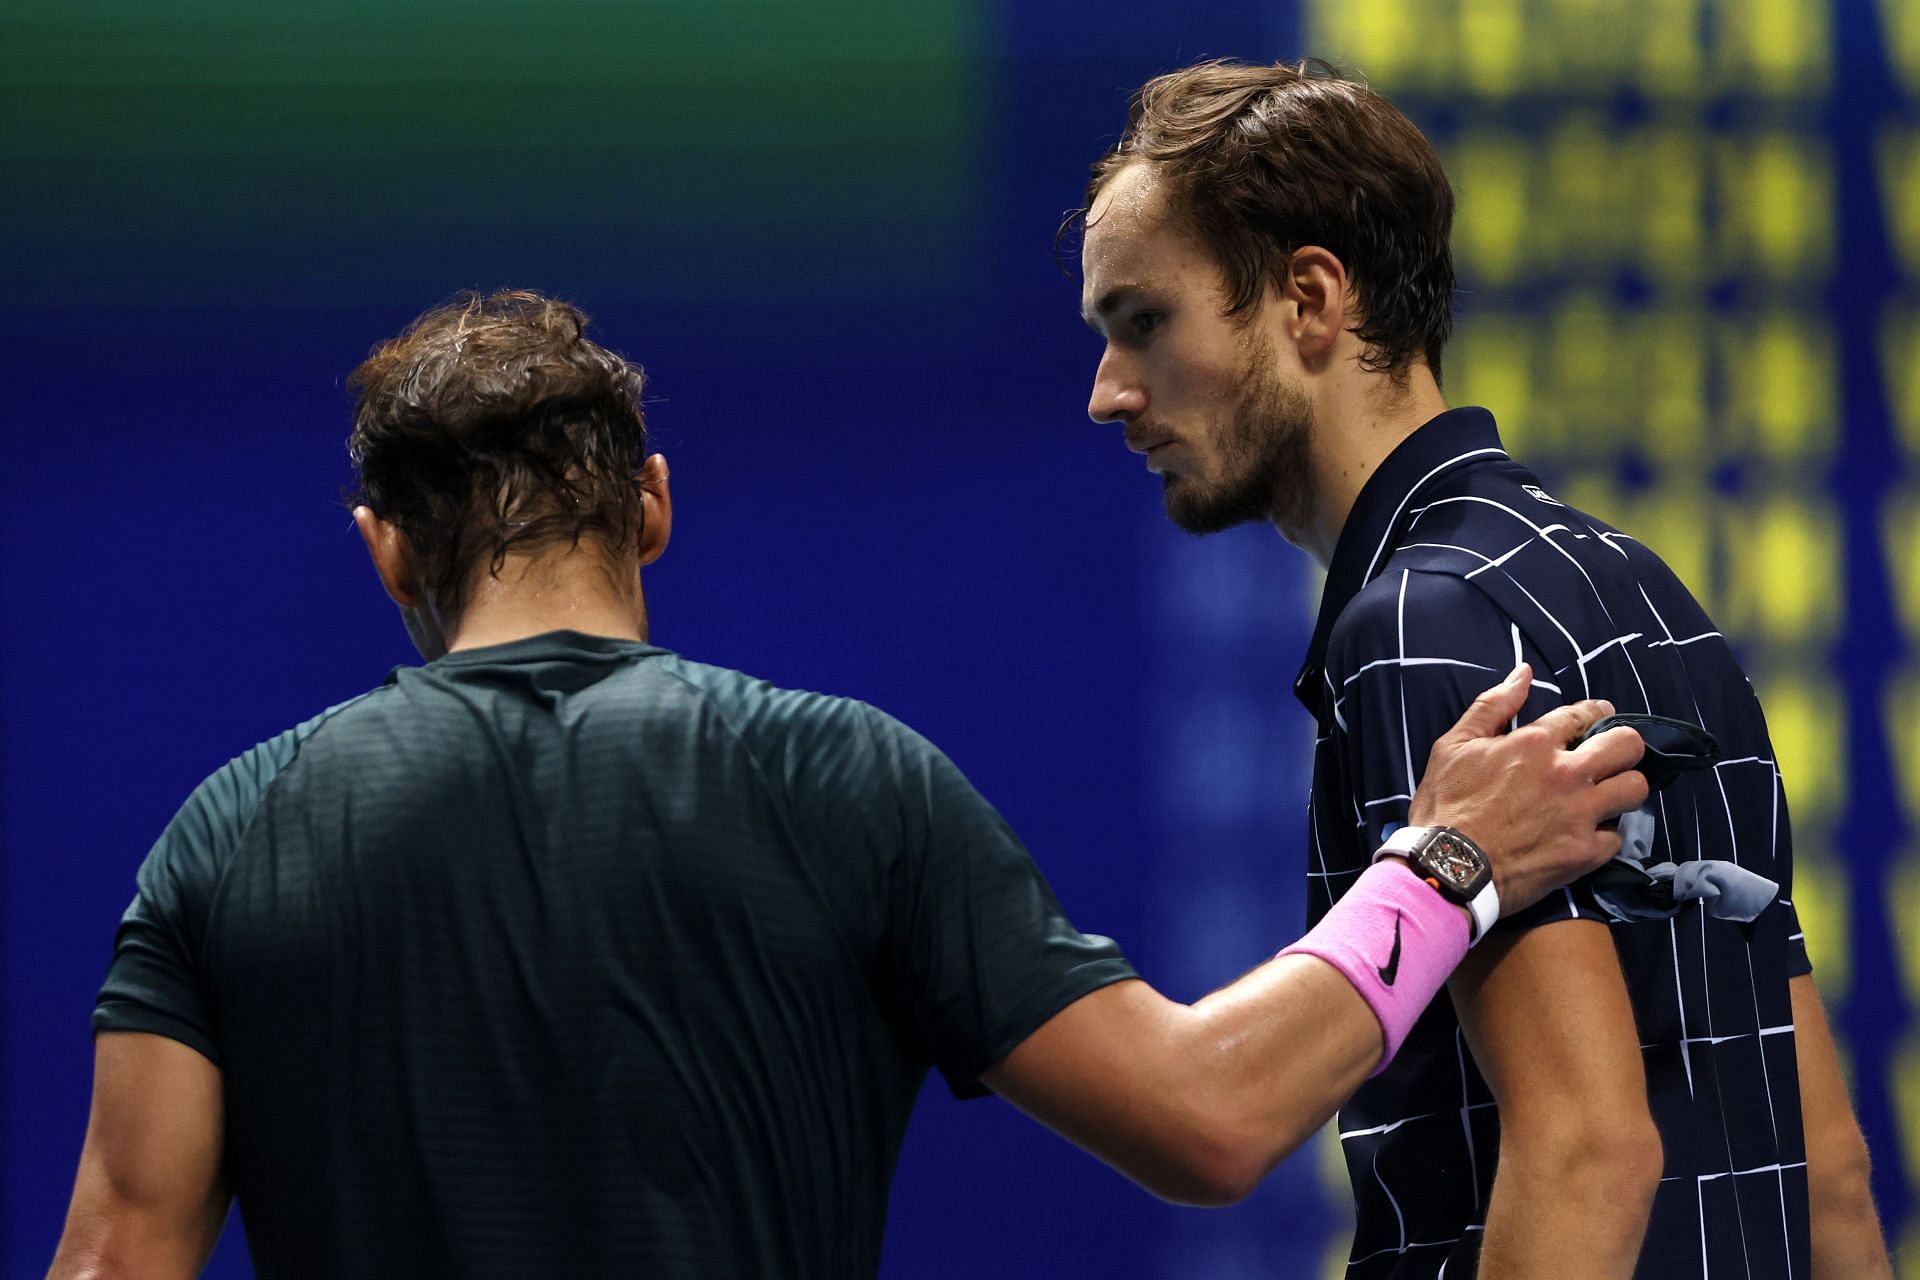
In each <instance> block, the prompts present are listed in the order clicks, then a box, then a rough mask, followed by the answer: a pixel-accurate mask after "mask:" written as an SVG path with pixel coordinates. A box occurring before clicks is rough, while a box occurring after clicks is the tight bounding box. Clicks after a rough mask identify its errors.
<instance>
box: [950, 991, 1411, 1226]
mask: <svg viewBox="0 0 1920 1280" xmlns="http://www.w3.org/2000/svg"><path fill="white" fill-rule="evenodd" d="M1380 1050H1381V1034H1380V1024H1379V1022H1378V1021H1377V1020H1376V1019H1375V1018H1374V1015H1373V1012H1372V1010H1370V1009H1369V1008H1368V1007H1367V1005H1366V1002H1365V1001H1363V1000H1362V999H1361V998H1360V995H1359V993H1358V992H1356V991H1355V990H1354V989H1353V987H1352V986H1351V985H1350V984H1349V983H1348V982H1347V980H1346V979H1345V978H1343V977H1341V976H1340V974H1339V973H1338V972H1336V971H1335V970H1334V969H1333V968H1332V967H1331V966H1330V965H1328V964H1326V963H1325V962H1323V961H1321V960H1318V959H1315V958H1313V957H1311V956H1285V957H1282V958H1280V959H1277V960H1272V961H1269V962H1267V963H1266V964H1264V965H1262V966H1260V967H1259V968H1258V969H1255V970H1254V971H1253V972H1251V973H1249V974H1247V975H1246V976H1245V977H1243V978H1241V979H1240V980H1239V981H1238V982H1235V983H1233V984H1232V985H1231V986H1228V987H1225V988H1223V989H1221V990H1219V991H1216V992H1214V993H1213V994H1212V995H1209V996H1207V997H1206V998H1205V999H1203V1000H1201V1001H1199V1002H1198V1003H1196V1004H1194V1005H1192V1006H1188V1005H1183V1004H1180V1003H1177V1002H1175V1001H1172V1000H1168V999H1166V998H1165V997H1164V996H1162V995H1160V994H1159V993H1158V992H1156V991H1154V990H1153V988H1151V987H1149V986H1148V985H1147V984H1146V983H1144V982H1139V981H1133V982H1123V983H1116V984H1115V985H1114V986H1112V987H1108V988H1106V989H1104V990H1101V991H1097V992H1094V993H1093V994H1092V995H1090V996H1087V997H1085V998H1084V999H1082V1000H1080V1001H1078V1002H1076V1003H1075V1004H1073V1005H1072V1006H1070V1007H1068V1008H1067V1009H1065V1010H1063V1011H1062V1012H1061V1013H1059V1014H1057V1015H1056V1016H1055V1017H1054V1018H1053V1019H1052V1020H1051V1021H1049V1022H1048V1023H1047V1024H1046V1025H1045V1026H1043V1027H1041V1028H1040V1029H1039V1030H1038V1031H1036V1032H1035V1033H1034V1034H1033V1035H1032V1036H1030V1037H1028V1039H1027V1041H1026V1042H1025V1043H1023V1044H1022V1045H1021V1046H1020V1047H1019V1048H1017V1049H1015V1050H1014V1051H1013V1053H1011V1054H1010V1055H1008V1057H1007V1058H1006V1059H1005V1060H1004V1061H1002V1062H1001V1063H1000V1064H999V1065H997V1066H995V1067H994V1068H993V1069H992V1070H990V1071H988V1072H987V1073H986V1076H985V1080H986V1083H987V1084H988V1085H989V1086H990V1087H991V1088H992V1089H993V1090H994V1091H995V1092H997V1093H999V1094H1000V1095H1001V1096H1003V1097H1005V1098H1006V1099H1007V1100H1008V1101H1010V1102H1012V1103H1013V1104H1014V1105H1015V1106H1018V1107H1019V1108H1021V1109H1022V1110H1023V1111H1026V1112H1027V1113H1028V1114H1029V1115H1032V1116H1033V1117H1034V1118H1035V1119H1038V1120H1039V1121H1041V1122H1042V1123H1043V1124H1046V1125H1047V1126H1048V1127H1050V1128H1052V1129H1054V1130H1055V1131H1056V1132H1058V1133H1060V1134H1061V1135H1062V1136H1063V1137H1065V1138H1067V1139H1068V1140H1069V1141H1072V1142H1074V1143H1075V1144H1077V1145H1079V1146H1081V1147H1084V1148H1085V1149H1086V1150H1088V1151H1090V1152H1092V1153H1093V1154H1094V1155H1096V1156H1098V1157H1099V1158H1100V1159H1102V1160H1104V1161H1105V1162H1106V1163H1108V1164H1110V1165H1112V1166H1113V1167H1114V1168H1115V1169H1118V1170H1119V1171H1120V1172H1121V1173H1124V1174H1126V1175H1127V1176H1128V1177H1129V1178H1132V1179H1133V1180H1134V1181H1136V1182H1138V1183H1140V1184H1141V1185H1142V1186H1144V1187H1145V1188H1147V1190H1149V1191H1151V1192H1153V1193H1154V1194H1155V1195H1158V1196H1162V1197H1164V1198H1166V1199H1169V1200H1175V1201H1178V1202H1181V1203H1185V1204H1230V1203H1232V1202H1234V1201H1236V1200H1239V1199H1241V1198H1242V1197H1244V1196H1245V1195H1246V1194H1247V1193H1248V1192H1250V1191H1251V1190H1252V1189H1253V1187H1254V1185H1255V1184H1256V1183H1257V1182H1258V1181H1259V1179H1260V1178H1261V1177H1262V1176H1263V1175H1264V1174H1265V1173H1266V1172H1267V1171H1268V1170H1269V1169H1271V1168H1272V1167H1273V1166H1274V1165H1275V1164H1277V1163H1278V1162H1279V1161H1280V1160H1281V1159H1282V1158H1284V1157H1285V1156H1286V1155H1287V1154H1288V1153H1289V1152H1291V1151H1293V1150H1294V1149H1295V1148H1296V1147H1298V1146H1299V1145H1300V1144H1301V1143H1302V1142H1304V1141H1305V1140H1306V1139H1307V1138H1308V1137H1310V1136H1311V1135H1312V1134H1313V1133H1314V1132H1315V1131H1316V1130H1317V1129H1318V1128H1319V1127H1320V1126H1321V1125H1323V1124H1325V1123H1326V1120H1327V1118H1328V1117H1329V1116H1331V1115H1332V1114H1333V1112H1334V1110H1335V1109H1336V1108H1337V1107H1338V1106H1339V1105H1340V1104H1341V1103H1342V1102H1344V1101H1345V1100H1346V1098H1347V1097H1348V1095H1349V1094H1351V1093H1352V1091H1353V1090H1354V1089H1355V1088H1357V1087H1358V1086H1359V1084H1360V1082H1361V1081H1362V1080H1363V1079H1364V1078H1365V1077H1366V1073H1367V1072H1368V1071H1370V1070H1371V1069H1372V1068H1373V1066H1374V1064H1375V1063H1376V1062H1377V1061H1378V1060H1379V1057H1380Z"/></svg>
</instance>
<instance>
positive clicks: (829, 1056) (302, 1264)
mask: <svg viewBox="0 0 1920 1280" xmlns="http://www.w3.org/2000/svg"><path fill="white" fill-rule="evenodd" d="M1132 972H1133V971H1132V970H1131V969H1130V968H1129V967H1128V965H1127V963H1126V961H1125V960H1123V959H1122V958H1121V956H1120V953H1119V951H1118V949H1117V948H1116V947H1115V946H1114V945H1113V943H1112V942H1110V941H1108V940H1107V939H1104V938H1097V937H1088V936H1086V935H1083V934H1081V933H1079V932H1078V931H1076V930H1075V929H1074V928H1073V926H1072V925H1071V924H1070V923H1068V921H1067V919H1066V917H1065V916H1064V915H1063V914H1062V913H1061V911H1060V907H1059V905H1058V904H1057V903H1056V902H1055V900H1054V897H1053V895H1052V893H1051V892H1050V891H1049V890H1048V888H1047V886H1046V884H1045V882H1044V881H1043V880H1042V879H1041V876H1040V873H1039V872H1038V870H1037V869H1036V868H1035V867H1034V865H1033V863H1032V861H1031V859H1030V858H1029V857H1028V855H1027V853H1026V851H1025V850H1024V849H1023V848H1022V847H1021V845H1020V843H1019V840H1018V839H1017V838H1016V837H1015V836H1014V834H1013V832H1012V831H1011V830H1010V829H1009V828H1008V827H1007V825H1006V823H1005V822H1004V821H1002V820H1001V818H1000V817H999V815H998V814H997V813H995V812H994V810H993V809H992V807H991V806H989V805H988V804H987V803H986V801H985V800H983V799H982V798H981V797H980V795H979V794H978V793H977V792H976V791H974V789H973V788H972V787H971V786H970V785H969V784H968V783H967V781H966V779H965V778H964V777H962V776H961V774H960V772H959V771H958V770H957V769H956V768H955V767H954V766H953V764H952V763H951V762H950V761H948V760H947V758H946V757H945V756H943V755H941V753H940V752H939V751H938V750H937V749H936V748H934V747H933V746H932V744H930V743H928V742H927V741H926V740H925V739H924V738H921V737H920V736H919V735H917V734H915V733H914V732H912V731H911V730H909V729H907V728H906V727H904V726H903V725H901V724H899V723H898V722H897V721H894V720H892V719H890V718H888V717H887V716H885V715H883V714H881V713H880V712H877V711H875V710H874V709H873V708H871V707H868V706H866V705H864V704H862V703H858V702H853V701H848V700H846V699H841V698H830V697H825V696H822V695H819V694H812V693H798V692H792V691H789V690H784V689H777V688H774V687H773V686H771V685H768V684H765V683H763V682H761V681H757V680H754V679H752V678H751V677H748V676H745V675H741V674H739V673H738V672H734V671H727V670H723V669H720V668H716V667H709V666H702V665H700V664H697V663H693V662H688V661H686V660H685V659H683V658H680V657H677V656H675V655H674V654H671V653H668V652H666V651H664V650H661V649H656V648H651V647H648V646H646V645H643V644H638V643H633V642H628V641H618V640H608V639H599V638H593V637H588V636H582V635H578V634H574V633H571V632H556V633H553V634H550V635H544V636H538V637H534V638H532V639H529V640H524V641H519V642H516V643H513V644H507V645H498V646H494V647H491V648H486V649H476V650H467V651H463V652H460V653H456V654H452V655H450V656H448V657H445V658H442V659H440V660H439V661H437V662H434V663H431V664H429V665H428V666H426V667H422V668H403V669H401V670H399V671H396V672H395V673H394V674H393V675H392V676H391V677H390V678H389V679H388V680H387V682H386V684H385V685H384V686H383V687H381V688H379V689H376V690H374V691H373V692H371V693H368V694H366V695H364V696H362V697H360V698H357V699H355V700H354V701H352V702H349V703H346V704H344V705H342V706H339V707H335V708H333V709H332V710H330V711H328V712H326V713H325V714H323V715H321V716H319V717H318V718H316V719H314V720H311V721H308V722H307V723H306V724H304V725H301V726H300V727H299V728H297V729H294V730H292V731H291V732H289V733H285V734H282V735H281V736H279V737H278V738H275V739H273V740H272V741H270V742H267V743H264V744H262V745H261V746H259V747H256V748H255V749H254V750H252V751H250V752H248V753H247V754H245V755H243V756H241V757H240V758H239V759H237V760H235V761H233V762H232V763H231V764H229V765H227V766H226V767H225V768H223V769H221V770H220V771H219V772H218V773H216V774H214V775H213V776H212V777H211V778H209V779H208V780H207V781H206V782H205V783H204V784H203V785H202V786H201V787H200V788H199V789H198V790H197V791H195V792H194V794H193V795H192V797H191V798H189V799H188V801H187V803H186V805H185V806H184V807H183V808H182V809H181V811H180V813H179V815H178V816H177V817H176V818H175V819H174V820H173V823H172V824H171V825H170V826H169V827H168V828H167V830H166V832H165V834H164V835H162V836H161V838H160V842H159V844H158V845H157V846H156V847H155V848H154V850H153V852H152V853H151V854H150V855H149V856H148V858H147V860H146V863H145V864H144V865H143V866H142V867H141V869H140V875H139V895H138V896H137V897H136V898H135V899H134V902H133V905H132V906H131V907H130V908H129V909H128V911H127V914H126V918H125V920H124V921H123V922H122V924H121V926H120V932H119V936H118V941H117V946H116V950H115V955H114V960H113V966H112V969H111V971H110V972H109V974H108V976H107V981H106V985H105V988H104V989H103V990H102V992H101V994H100V1000H99V1005H98V1008H97V1009H96V1011H95V1013H94V1019H93V1021H94V1027H95V1029H96V1030H128V1031H149V1032H157V1033H159V1034H161V1035H165V1036H170V1037H172V1038H174V1039H177V1040H180V1041H183V1042H185V1043H186V1044H189V1045H191V1046H193V1047H194V1048H196V1049H198V1050H199V1051H200V1052H202V1053H204V1054H206V1055H207V1057H209V1058H210V1059H212V1060H213V1061H214V1062H215V1063H217V1064H218V1065H219V1066H220V1067H221V1069H222V1071H223V1073H224V1079H225V1089H226V1125H227V1139H226V1160H227V1172H228V1176H229V1178H230V1180H231V1183H232V1186H233V1188H234V1191H235V1193H236V1195H237V1197H238V1200H239V1204H240V1209H241V1213H242V1216H243V1218H244V1220H245V1222H246V1226H247V1234H248V1240H249V1243H250V1245H251V1248H252V1252H253V1259H254V1264H255V1267H256V1269H257V1270H258V1272H259V1273H260V1274H261V1275H263V1276H307V1275H313V1276H323V1275H324V1276H348V1275H351V1276H357V1277H372V1276H408V1277H417V1276H423V1275H433V1274H453V1273H457V1274H460V1275H498V1276H529V1275H568V1276H588V1275H611V1274H628V1275H644V1276H667V1277H672V1276H726V1277H735V1276H741V1277H744V1276H754V1277H761V1276H767V1277H774V1276H794V1277H816V1276H817V1277H823V1278H825V1277H832V1278H833V1280H842V1278H844V1277H849V1276H860V1275H870V1274H872V1273H873V1271H874V1270H875V1268H876V1266H877V1264H878V1259H879V1255H880V1241H881V1230H882V1224H883V1218H884V1215H885V1210H886V1200H887V1184H888V1182H889V1180H890V1178H891V1176H892V1172H893V1167H894V1161H895V1157H896V1155H897V1153H898V1151H899V1146H900V1140H901V1137H902V1134H903V1133H904V1131H905V1129H906V1125H907V1117H908V1114H909V1112H910V1111H911V1109H912V1107H913V1103H914V1099H915V1096H916V1094H917V1092H918V1090H919V1086H920V1083H921V1081H922V1079H923V1078H924V1076H925V1073H926V1069H927V1067H928V1066H929V1065H933V1066H937V1067H939V1068H940V1070H941V1071H942V1072H943V1073H944V1074H945V1076H946V1079H947V1081H948V1083H949V1085H950V1086H951V1087H952V1088H953V1089H954V1090H955V1091H956V1092H958V1093H960V1094H962V1095H971V1094H976V1093H978V1092H981V1087H980V1085H979V1083H978V1077H979V1074H980V1072H981V1071H983V1070H984V1069H985V1068H986V1067H988V1066H989V1065H990V1064H992V1063H993V1062H995V1061H996V1060H998V1059H999V1058H1000V1057H1002V1056H1004V1055H1005V1054H1006V1053H1007V1052H1008V1051H1010V1050H1011V1049H1012V1048H1013V1047H1014V1046H1016V1045H1018V1044H1019V1043H1020V1041H1021V1040H1022V1039H1024V1038H1025V1037H1026V1036H1027V1035H1028V1034H1030V1033H1031V1032H1032V1031H1033V1030H1034V1029H1035V1028H1037V1027H1038V1026H1040V1024H1041V1023H1043V1022H1045V1021H1046V1020H1047V1019H1048V1018H1050V1017H1051V1016H1052V1015H1053V1014H1055V1013H1056V1012H1058V1011H1059V1010H1060V1009H1062V1008H1064V1007H1065V1006H1066V1005H1068V1004H1070V1003H1072V1002H1073V1001H1074V1000H1076V999H1078V998H1079V997H1081V996H1083V995H1085V994H1087V993H1088V992H1090V991H1093V990H1095V989H1096V988H1099V987H1102V986H1105V985H1106V984H1108V983H1112V982H1115V981H1118V980H1120V979H1123V978H1127V977H1131V976H1132Z"/></svg>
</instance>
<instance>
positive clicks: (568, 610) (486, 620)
mask: <svg viewBox="0 0 1920 1280" xmlns="http://www.w3.org/2000/svg"><path fill="white" fill-rule="evenodd" d="M548 631H578V632H580V633H582V634H584V635H590V636H608V637H611V638H613V639H616V640H642V641H644V640H645V639H646V638H647V606H646V599H645V597H644V596H643V595H642V594H641V590H640V575H639V571H638V570H637V569H631V568H628V569H624V570H616V569H615V568H614V566H613V565H612V564H611V562H610V558H609V557H608V556H606V555H604V554H602V553H600V552H599V551H598V550H597V549H596V548H594V547H592V546H591V545H590V544H589V543H588V542H585V541H583V542H582V543H581V544H580V545H579V546H577V547H559V548H549V549H544V550H541V551H538V552H533V553H531V554H526V555H509V556H508V557H507V560H506V563H505V564H503V565H501V566H500V572H499V573H498V574H493V573H489V572H487V570H486V567H485V566H482V568H481V570H480V572H479V573H478V574H476V575H475V578H474V582H473V584H472V586H471V589H470V590H469V591H468V592H467V601H466V607H465V608H463V609H462V610H461V611H460V620H459V623H458V625H457V626H456V627H455V628H453V630H452V633H451V634H450V635H449V636H448V638H447V649H448V651H449V652H451V651H454V650H459V649H478V648H481V647H483V646H485V645H493V644H506V643H508V642H510V641H513V640H524V639H526V638H527V637H528V636H537V635H541V634H544V633H545V632H548Z"/></svg>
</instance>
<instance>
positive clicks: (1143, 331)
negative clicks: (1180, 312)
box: [1133, 311, 1167, 338]
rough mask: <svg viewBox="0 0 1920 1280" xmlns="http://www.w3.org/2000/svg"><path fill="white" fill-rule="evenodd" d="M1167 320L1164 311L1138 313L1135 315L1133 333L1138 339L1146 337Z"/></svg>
mask: <svg viewBox="0 0 1920 1280" xmlns="http://www.w3.org/2000/svg"><path fill="white" fill-rule="evenodd" d="M1166 318H1167V316H1166V313H1165V312H1163V311H1136V312H1134V313H1133V332H1134V334H1135V335H1136V336H1137V337H1142V338H1144V337H1146V336H1147V335H1148V334H1149V333H1152V332H1153V331H1154V330H1155V329H1157V328H1159V327H1160V322H1161V321H1163V320H1165V319H1166Z"/></svg>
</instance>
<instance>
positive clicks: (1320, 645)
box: [1293, 408, 1507, 710]
mask: <svg viewBox="0 0 1920 1280" xmlns="http://www.w3.org/2000/svg"><path fill="white" fill-rule="evenodd" d="M1506 456H1507V455H1506V450H1505V449H1503V448H1501V446H1500V432H1499V431H1498V429H1496V428H1495V426H1494V423H1493V415H1492V414H1491V413H1489V412H1487V411H1486V410H1485V409H1477V408H1461V409H1449V410H1447V411H1446V412H1445V413H1442V414H1440V415H1439V416H1437V417H1435V418H1431V419H1429V420H1428V421H1427V422H1426V423H1425V424H1424V425H1422V426H1421V427H1420V428H1418V429H1417V430H1416V431H1414V433H1413V434H1412V435H1410V436H1408V437H1407V438H1406V439H1405V440H1402V441H1401V442H1400V443H1399V445H1398V446H1396V447H1395V448H1394V451H1393V452H1392V453H1390V454H1388V455H1387V457H1386V460H1385V461H1384V462H1382V463H1381V464H1380V467H1379V469H1378V470H1376V471H1375V472H1374V473H1373V474H1372V475H1371V476H1369V477H1368V478H1367V483H1366V484H1365V485H1364V486H1362V487H1361V490H1360V496H1359V497H1358V498H1356V499H1354V503H1353V510H1352V511H1350V512H1348V513H1347V522H1346V524H1345V525H1344V526H1342V528H1341V530H1340V540H1339V541H1338V542H1336V543H1335V544H1334V548H1333V563H1332V564H1331V565H1329V566H1328V567H1327V585H1326V589H1325V590H1324V591H1323V592H1322V593H1321V596H1320V617H1319V620H1318V621H1317V622H1316V623H1315V624H1314V628H1313V641H1312V643H1310V644H1309V645H1308V646H1307V659H1306V663H1305V664H1304V665H1303V666H1302V667H1301V668H1300V674H1299V676H1298V677H1297V678H1296V679H1295V680H1294V682H1293V692H1294V695H1295V696H1296V697H1298V698H1299V699H1300V700H1301V701H1302V702H1304V703H1306V705H1307V707H1308V709H1309V710H1317V708H1318V703H1319V684H1320V679H1321V673H1322V672H1323V671H1324V670H1325V667H1326V660H1327V642H1328V640H1329V639H1331V638H1332V635H1333V625H1334V623H1336V622H1338V621H1339V620H1340V614H1341V613H1342V612H1343V611H1344V610H1345V609H1346V607H1347V602H1348V601H1349V600H1352V599H1353V597H1354V596H1355V595H1356V594H1358V593H1359V591H1360V588H1362V587H1364V586H1366V585H1367V583H1368V582H1370V581H1371V580H1372V579H1373V576H1374V575H1375V574H1376V573H1378V572H1379V571H1380V565H1381V564H1382V563H1384V561H1385V560H1386V556H1387V552H1388V550H1389V548H1390V547H1391V545H1392V539H1393V535H1394V533H1395V531H1396V530H1397V529H1399V528H1400V526H1401V525H1402V523H1403V522H1404V521H1405V520H1406V516H1407V512H1408V511H1410V510H1411V509H1412V508H1413V505H1414V503H1413V500H1414V498H1415V497H1416V496H1417V495H1418V494H1419V493H1420V492H1421V491H1422V490H1423V489H1426V488H1427V487H1428V486H1430V485H1431V484H1432V483H1433V482H1434V481H1435V480H1437V479H1439V478H1440V477H1441V476H1442V475H1444V474H1446V473H1447V472H1449V471H1452V470H1453V469H1454V468H1456V467H1460V466H1464V465H1466V464H1467V463H1470V462H1478V461H1482V460H1484V459H1487V458H1492V457H1500V458H1504V457H1506Z"/></svg>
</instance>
